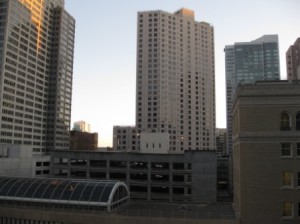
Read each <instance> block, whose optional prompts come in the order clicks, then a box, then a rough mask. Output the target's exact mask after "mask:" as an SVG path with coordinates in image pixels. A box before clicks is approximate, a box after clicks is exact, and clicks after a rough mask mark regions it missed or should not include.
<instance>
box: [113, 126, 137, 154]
mask: <svg viewBox="0 0 300 224" xmlns="http://www.w3.org/2000/svg"><path fill="white" fill-rule="evenodd" d="M139 148H140V133H139V132H138V130H137V128H136V127H135V126H114V127H113V150H115V151H120V150H121V151H136V150H139Z"/></svg>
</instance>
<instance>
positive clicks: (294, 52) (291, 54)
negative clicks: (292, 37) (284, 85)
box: [286, 38, 300, 80]
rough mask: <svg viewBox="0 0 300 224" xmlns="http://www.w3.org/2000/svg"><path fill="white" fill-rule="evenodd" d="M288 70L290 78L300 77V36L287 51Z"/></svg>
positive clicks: (297, 78) (296, 78)
mask: <svg viewBox="0 0 300 224" xmlns="http://www.w3.org/2000/svg"><path fill="white" fill-rule="evenodd" d="M286 70H287V79H288V80H299V79H300V38H297V40H296V41H295V43H294V45H291V46H290V47H289V49H288V50H287V52H286Z"/></svg>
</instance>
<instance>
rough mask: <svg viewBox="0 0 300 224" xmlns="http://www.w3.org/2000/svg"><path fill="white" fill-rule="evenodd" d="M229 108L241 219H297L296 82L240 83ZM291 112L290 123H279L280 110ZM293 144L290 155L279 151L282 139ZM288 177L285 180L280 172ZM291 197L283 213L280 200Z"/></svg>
mask: <svg viewBox="0 0 300 224" xmlns="http://www.w3.org/2000/svg"><path fill="white" fill-rule="evenodd" d="M234 102H235V103H234V108H233V133H234V135H233V140H234V141H233V145H234V148H233V177H234V207H235V210H236V214H237V216H238V218H239V220H240V223H243V224H252V223H272V224H273V223H274V224H277V223H278V224H279V223H299V221H300V214H299V208H300V192H299V190H298V189H299V186H300V182H299V181H298V178H299V175H300V174H299V162H300V160H299V159H300V154H299V152H300V151H299V152H297V148H298V147H299V143H300V141H299V129H297V128H296V127H297V125H299V123H298V124H297V122H296V114H297V113H299V112H300V84H299V83H298V82H293V83H292V82H290V83H289V82H286V81H282V82H273V83H272V82H269V83H268V82H265V83H263V82H262V83H257V84H255V85H244V86H239V88H238V90H237V94H236V98H235V101H234ZM282 112H288V113H289V114H290V115H291V117H290V118H291V129H290V130H282V129H281V113H282ZM285 143H289V144H291V151H292V153H291V156H283V155H282V144H285ZM285 171H288V172H290V173H291V175H292V177H291V179H292V183H291V184H290V185H289V186H285V185H283V181H284V176H283V172H285ZM285 202H288V203H292V205H293V207H292V215H291V216H284V215H283V214H284V211H283V204H284V203H285Z"/></svg>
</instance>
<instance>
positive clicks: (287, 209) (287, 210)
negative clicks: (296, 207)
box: [282, 202, 293, 217]
mask: <svg viewBox="0 0 300 224" xmlns="http://www.w3.org/2000/svg"><path fill="white" fill-rule="evenodd" d="M282 216H283V217H292V216H293V203H292V202H283V203H282Z"/></svg>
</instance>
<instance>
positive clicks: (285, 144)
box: [281, 142, 293, 158]
mask: <svg viewBox="0 0 300 224" xmlns="http://www.w3.org/2000/svg"><path fill="white" fill-rule="evenodd" d="M287 146H289V147H287ZM284 152H289V154H285V153H284ZM281 157H282V158H292V157H293V148H292V143H289V142H283V143H281Z"/></svg>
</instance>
